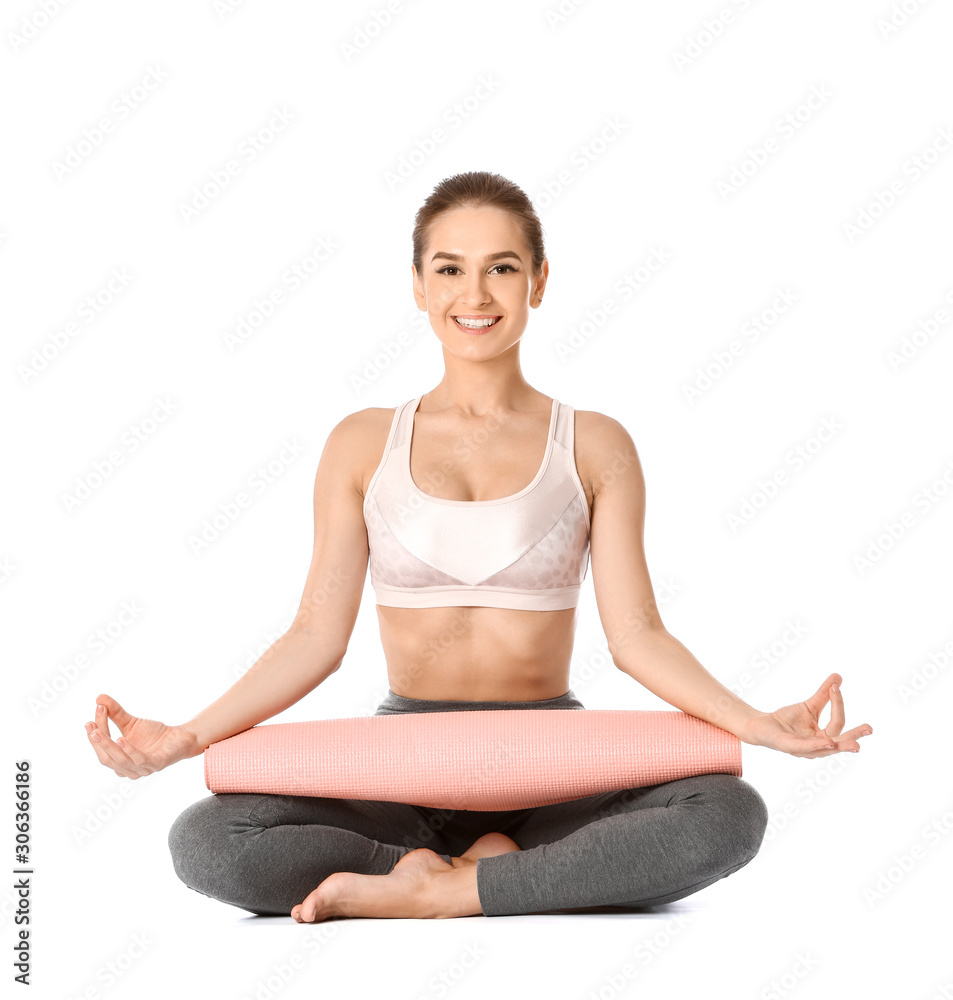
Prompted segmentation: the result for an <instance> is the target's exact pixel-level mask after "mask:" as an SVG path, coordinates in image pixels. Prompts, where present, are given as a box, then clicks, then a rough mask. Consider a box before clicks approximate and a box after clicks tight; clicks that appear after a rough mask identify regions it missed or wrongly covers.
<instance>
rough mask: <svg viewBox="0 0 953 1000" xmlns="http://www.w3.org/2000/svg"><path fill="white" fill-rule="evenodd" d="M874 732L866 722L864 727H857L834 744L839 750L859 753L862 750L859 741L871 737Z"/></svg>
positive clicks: (839, 737) (838, 738)
mask: <svg viewBox="0 0 953 1000" xmlns="http://www.w3.org/2000/svg"><path fill="white" fill-rule="evenodd" d="M872 732H873V730H872V729H871V728H870V726H869V725H868V724H867V723H866V722H865V723H863V725H860V726H855V727H854V728H853V729H851V730H848V732H846V733H844V734H843V736H838V737H837V739H836V740H834V742H835V744H836V745H837V749H838V750H849V751H852V752H853V753H857V751H858V750H859V749H860V743H859V742H858V741H859V740H861V739H863V737H865V736H869V735H870V734H871V733H872Z"/></svg>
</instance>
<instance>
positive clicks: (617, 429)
mask: <svg viewBox="0 0 953 1000" xmlns="http://www.w3.org/2000/svg"><path fill="white" fill-rule="evenodd" d="M575 416H576V427H575V447H574V449H573V450H574V452H575V459H576V470H577V471H578V473H579V479H580V480H581V482H582V484H583V486H584V487H585V490H586V494H587V496H588V497H589V502H590V504H591V503H592V501H593V499H594V498H595V497H596V496H598V495H599V493H600V491H601V490H602V489H603V487H605V486H606V485H607V484H608V483H609V482H611V481H613V480H615V479H616V478H617V477H618V475H619V474H621V473H623V472H625V471H626V470H628V469H631V468H633V467H635V468H639V458H638V452H637V450H636V447H635V442H634V441H633V440H632V435H631V434H630V433H629V431H628V430H627V429H626V427H625V425H624V424H623V423H621V422H620V421H619V420H616V418H615V417H611V416H609V415H608V414H607V413H600V412H599V411H598V410H576V411H575Z"/></svg>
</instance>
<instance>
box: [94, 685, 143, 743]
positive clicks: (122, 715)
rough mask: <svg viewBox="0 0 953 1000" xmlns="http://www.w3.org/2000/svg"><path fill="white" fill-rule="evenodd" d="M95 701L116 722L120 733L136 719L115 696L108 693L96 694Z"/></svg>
mask: <svg viewBox="0 0 953 1000" xmlns="http://www.w3.org/2000/svg"><path fill="white" fill-rule="evenodd" d="M96 703H97V704H98V705H103V706H104V707H105V709H106V711H107V712H108V713H109V718H110V719H112V720H113V722H115V723H116V725H117V726H118V727H119V731H120V732H121V733H124V732H125V731H126V727H127V726H129V725H130V724H131V723H133V722H135V721H136V717H135V716H134V715H130V714H129V713H128V712H127V711H126V710H125V709H124V708H123V707H122V705H120V704H119V702H118V701H116V699H115V698H111V697H110V696H109V695H108V694H100V695H97V696H96Z"/></svg>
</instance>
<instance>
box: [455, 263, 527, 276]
mask: <svg viewBox="0 0 953 1000" xmlns="http://www.w3.org/2000/svg"><path fill="white" fill-rule="evenodd" d="M500 267H504V268H506V269H507V270H509V271H516V268H515V267H513V265H512V264H494V266H493V267H492V268H491V270H493V271H495V270H497V268H500ZM458 270H459V268H458V267H457V266H456V265H454V264H445V265H444V266H443V267H441V268H438V270H437V274H448V273H449V272H450V271H458Z"/></svg>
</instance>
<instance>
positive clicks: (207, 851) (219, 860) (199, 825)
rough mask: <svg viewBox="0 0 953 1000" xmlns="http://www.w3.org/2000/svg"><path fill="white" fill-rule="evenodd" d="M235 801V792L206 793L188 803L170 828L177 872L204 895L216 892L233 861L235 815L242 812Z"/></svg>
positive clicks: (170, 839)
mask: <svg viewBox="0 0 953 1000" xmlns="http://www.w3.org/2000/svg"><path fill="white" fill-rule="evenodd" d="M240 797H241V798H252V799H253V798H256V796H248V797H246V796H240ZM236 805H237V803H235V802H234V801H233V797H232V796H225V797H224V798H223V797H222V796H219V795H209V796H206V798H204V799H199V801H198V802H193V803H192V804H191V805H190V806H187V807H186V808H185V809H184V810H183V811H182V812H181V813H180V814H179V815H178V816H177V817H176V818H175V820H174V822H173V823H172V826H171V827H170V829H169V836H168V843H169V852H170V854H171V855H172V865H173V867H174V868H175V873H176V875H178V877H179V878H180V879H181V880H182V881H183V882H184V883H185V884H186V885H187V886H189V887H190V888H192V889H196V890H198V891H199V892H201V893H204V894H205V895H215V890H216V888H217V887H218V886H219V885H220V883H221V881H222V880H223V879H227V878H228V876H229V872H230V869H231V867H232V861H233V859H232V858H231V857H230V853H231V852H230V851H229V844H230V842H234V835H235V833H236V832H237V826H236V819H237V818H238V815H239V813H241V810H236ZM243 815H247V810H246V811H245V812H244V813H243Z"/></svg>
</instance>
